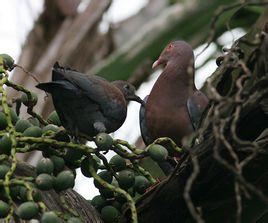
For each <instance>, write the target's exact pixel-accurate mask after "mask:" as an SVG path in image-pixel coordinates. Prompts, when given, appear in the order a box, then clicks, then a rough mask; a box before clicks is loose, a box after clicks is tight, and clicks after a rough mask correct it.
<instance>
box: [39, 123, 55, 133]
mask: <svg viewBox="0 0 268 223" xmlns="http://www.w3.org/2000/svg"><path fill="white" fill-rule="evenodd" d="M42 131H43V134H44V133H46V132H48V131H52V132H58V131H59V128H58V126H56V125H54V124H48V125H46V126H45V127H44V128H43V130H42Z"/></svg>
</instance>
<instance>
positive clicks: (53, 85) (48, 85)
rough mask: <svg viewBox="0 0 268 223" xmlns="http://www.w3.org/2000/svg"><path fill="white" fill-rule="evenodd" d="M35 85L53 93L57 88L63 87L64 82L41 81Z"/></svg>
mask: <svg viewBox="0 0 268 223" xmlns="http://www.w3.org/2000/svg"><path fill="white" fill-rule="evenodd" d="M35 87H37V88H39V89H41V90H43V91H46V92H48V93H52V92H53V91H54V90H55V89H56V88H59V87H62V83H57V82H48V83H40V84H37V85H36V86H35Z"/></svg>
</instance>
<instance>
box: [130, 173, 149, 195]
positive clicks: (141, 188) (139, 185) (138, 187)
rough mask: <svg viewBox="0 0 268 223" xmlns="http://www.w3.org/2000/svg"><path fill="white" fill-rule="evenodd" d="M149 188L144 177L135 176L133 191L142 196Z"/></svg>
mask: <svg viewBox="0 0 268 223" xmlns="http://www.w3.org/2000/svg"><path fill="white" fill-rule="evenodd" d="M149 186H150V182H149V181H148V179H147V178H146V177H144V176H136V177H135V184H134V189H135V191H136V192H138V193H139V194H144V193H145V191H146V189H147V188H148V187H149Z"/></svg>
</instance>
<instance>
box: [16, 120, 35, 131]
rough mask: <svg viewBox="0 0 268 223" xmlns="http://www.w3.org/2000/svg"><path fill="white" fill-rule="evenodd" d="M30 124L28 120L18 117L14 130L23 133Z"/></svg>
mask: <svg viewBox="0 0 268 223" xmlns="http://www.w3.org/2000/svg"><path fill="white" fill-rule="evenodd" d="M31 126H32V124H31V123H30V122H29V121H28V120H24V119H20V120H18V121H17V123H16V125H15V130H16V131H17V132H21V133H23V132H24V131H25V130H26V129H27V128H29V127H31Z"/></svg>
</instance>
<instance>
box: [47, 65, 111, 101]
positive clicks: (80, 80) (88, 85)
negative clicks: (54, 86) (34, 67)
mask: <svg viewBox="0 0 268 223" xmlns="http://www.w3.org/2000/svg"><path fill="white" fill-rule="evenodd" d="M52 80H53V81H64V82H69V83H70V84H72V85H73V86H74V87H75V89H76V90H78V91H80V93H82V94H83V95H85V96H86V97H88V98H89V99H90V100H92V101H93V102H95V103H97V104H100V105H101V106H102V105H104V103H105V102H106V101H109V100H107V99H108V97H109V95H108V94H107V90H108V88H111V87H110V86H109V85H110V83H109V82H107V81H106V80H105V79H103V78H101V77H98V76H96V75H85V74H82V73H79V72H77V71H74V70H71V69H65V68H62V67H55V66H54V67H53V70H52Z"/></svg>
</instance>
